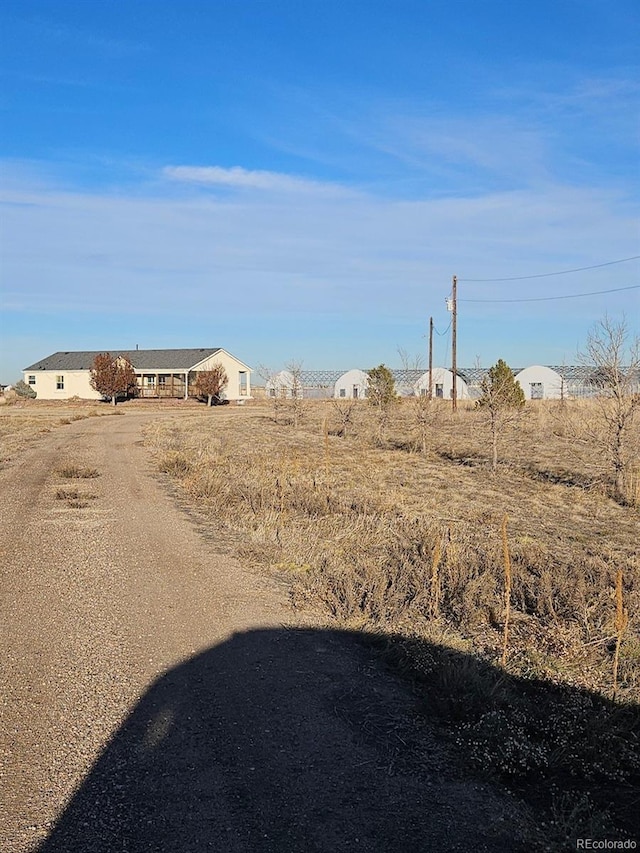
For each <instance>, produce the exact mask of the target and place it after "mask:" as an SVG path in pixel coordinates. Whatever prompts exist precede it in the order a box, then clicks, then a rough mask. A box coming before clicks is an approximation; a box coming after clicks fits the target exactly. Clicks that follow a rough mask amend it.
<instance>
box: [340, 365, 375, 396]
mask: <svg viewBox="0 0 640 853" xmlns="http://www.w3.org/2000/svg"><path fill="white" fill-rule="evenodd" d="M368 388H369V376H368V374H367V373H366V372H365V371H364V370H359V369H358V368H354V369H353V370H347V372H346V373H343V374H342V376H340V377H339V378H338V380H337V382H336V384H335V385H334V388H333V396H334V397H337V398H338V399H343V400H344V399H347V400H360V399H364V398H365V397H366V396H367V389H368Z"/></svg>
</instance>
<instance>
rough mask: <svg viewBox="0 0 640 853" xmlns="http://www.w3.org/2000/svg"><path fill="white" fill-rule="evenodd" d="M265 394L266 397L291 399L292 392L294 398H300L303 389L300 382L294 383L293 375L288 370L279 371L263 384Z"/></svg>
mask: <svg viewBox="0 0 640 853" xmlns="http://www.w3.org/2000/svg"><path fill="white" fill-rule="evenodd" d="M264 387H265V392H266V395H267V397H270V398H273V397H289V398H290V397H293V396H294V391H295V396H296V397H302V395H303V389H302V385H301V384H300V382H296V380H295V377H294V375H293V373H292V372H291V371H290V370H280V371H279V372H278V373H275V374H274V375H273V376H271V377H269V379H268V380H267V382H266V383H265V386H264Z"/></svg>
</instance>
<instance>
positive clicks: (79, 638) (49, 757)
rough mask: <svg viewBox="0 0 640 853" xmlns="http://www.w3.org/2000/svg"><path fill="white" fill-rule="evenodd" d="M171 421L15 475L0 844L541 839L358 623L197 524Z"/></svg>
mask: <svg viewBox="0 0 640 853" xmlns="http://www.w3.org/2000/svg"><path fill="white" fill-rule="evenodd" d="M160 416H161V417H166V416H168V417H176V415H174V414H171V415H158V414H157V413H153V414H150V413H145V412H142V413H135V412H128V413H127V414H126V415H125V416H123V417H106V418H91V419H87V420H82V421H77V422H74V423H72V424H70V425H67V426H62V427H60V428H58V429H56V430H55V431H53V432H51V433H50V434H48V435H46V436H43V437H42V438H41V439H39V440H38V442H37V443H36V444H35V445H33V446H31V447H30V448H29V449H28V450H26V451H25V452H24V454H22V455H21V456H20V457H19V458H17V459H16V460H14V461H13V462H12V463H11V464H10V465H9V466H8V467H6V468H5V469H4V470H2V471H0V529H1V530H2V542H1V552H0V554H1V563H0V571H1V575H0V590H1V595H2V599H1V600H2V614H1V616H2V619H1V626H0V630H1V641H2V671H1V674H0V689H1V691H2V692H1V698H0V774H1V776H0V850H1V851H2V853H18V851H19V853H25V851H35V850H39V851H41V853H53V851H56V853H57V852H58V851H64V853H67V851H68V853H76V851H78V852H79V853H83V851H104V853H112V851H113V853H115V851H127V853H143V851H145V852H146V851H170V852H171V853H173V851H175V853H199V851H205V850H214V851H225V852H226V851H231V853H233V851H322V853H325V851H326V853H329V851H331V853H334V851H352V850H353V851H355V850H358V851H365V853H366V851H376V853H377V851H380V853H382V851H456V850H457V851H502V852H503V851H512V850H513V851H521V850H522V851H524V850H527V849H532V848H531V847H528V846H527V845H526V844H524V843H523V842H521V841H520V840H519V838H520V835H521V830H523V828H524V827H525V826H526V824H527V822H528V820H529V818H528V816H527V814H526V812H525V810H524V809H523V807H522V806H521V805H519V804H518V803H514V802H513V800H511V798H510V797H509V796H508V795H507V794H506V793H504V792H503V791H502V790H501V789H499V788H495V789H494V788H492V787H491V786H489V785H486V784H483V783H479V782H477V781H473V780H466V779H464V778H460V776H459V775H456V773H455V772H454V771H452V767H453V764H454V760H453V759H452V756H451V754H450V753H449V752H448V751H447V748H446V747H444V746H443V745H442V744H440V743H439V741H438V739H437V737H436V735H435V734H434V733H433V732H431V731H429V730H428V728H427V727H426V726H425V723H424V722H422V723H417V722H416V721H415V715H413V714H412V713H411V711H412V701H413V700H412V698H411V696H410V694H409V693H408V692H407V691H406V689H405V688H404V687H403V686H402V685H401V684H398V683H396V681H395V680H394V678H393V677H392V676H391V675H389V674H387V673H385V672H383V671H381V670H380V668H379V667H378V666H377V664H376V662H375V660H374V659H373V658H372V657H371V656H370V653H369V652H368V651H367V650H366V648H364V646H363V645H362V644H361V643H358V642H357V640H356V639H355V638H354V636H353V635H349V634H346V633H343V632H337V631H335V632H334V631H328V630H319V629H315V628H313V627H310V626H306V627H305V626H304V625H300V624H296V623H295V617H294V616H293V614H292V613H291V611H290V610H289V608H288V606H287V602H286V595H285V592H284V591H283V590H282V589H281V588H280V587H279V586H278V585H277V584H276V583H275V581H273V580H272V579H270V578H266V577H261V576H260V575H258V574H256V573H255V572H253V571H252V570H250V569H248V568H246V567H243V566H242V565H241V564H240V563H238V562H237V561H236V560H234V559H233V558H232V557H231V556H230V555H229V554H228V553H225V551H224V549H223V548H222V547H219V546H217V545H216V542H215V539H213V538H212V537H211V536H207V537H203V536H202V535H201V532H200V531H199V530H198V527H197V525H196V524H194V522H193V521H192V520H191V519H190V517H189V515H188V514H187V513H185V512H184V511H183V510H181V509H180V507H179V506H178V505H177V504H176V501H175V499H174V498H173V497H172V496H171V493H170V490H169V489H168V488H167V487H166V486H165V485H164V484H163V483H162V481H161V480H160V479H159V478H158V477H157V476H156V475H155V474H154V472H153V469H152V465H151V460H150V459H149V456H148V453H147V451H146V450H145V448H144V447H143V446H142V432H141V430H142V427H143V426H144V425H145V424H146V423H148V422H149V420H150V419H151V418H153V417H160ZM65 465H79V466H85V467H86V468H93V469H96V470H97V472H98V473H99V476H97V477H94V478H86V479H65V478H64V477H63V476H61V474H60V471H61V469H62V468H63V467H64V466H65ZM74 492H77V493H78V494H77V496H76V495H74Z"/></svg>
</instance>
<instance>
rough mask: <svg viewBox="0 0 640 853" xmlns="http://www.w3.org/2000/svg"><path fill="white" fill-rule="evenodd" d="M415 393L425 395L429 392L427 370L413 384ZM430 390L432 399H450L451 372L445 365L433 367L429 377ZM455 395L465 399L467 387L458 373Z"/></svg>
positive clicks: (451, 387)
mask: <svg viewBox="0 0 640 853" xmlns="http://www.w3.org/2000/svg"><path fill="white" fill-rule="evenodd" d="M415 389H416V394H417V395H418V396H420V397H426V396H427V395H428V394H429V371H428V370H427V372H426V373H423V374H422V376H421V377H420V378H419V379H418V381H417V382H416V384H415ZM431 392H432V396H433V398H434V400H437V399H443V400H450V399H451V397H452V396H453V373H452V371H451V370H447V368H446V367H434V368H433V371H432V378H431ZM456 397H457V398H458V400H467V399H468V397H469V389H468V388H467V383H466V382H465V381H464V379H463V378H462V377H461V376H460V374H458V376H457V379H456Z"/></svg>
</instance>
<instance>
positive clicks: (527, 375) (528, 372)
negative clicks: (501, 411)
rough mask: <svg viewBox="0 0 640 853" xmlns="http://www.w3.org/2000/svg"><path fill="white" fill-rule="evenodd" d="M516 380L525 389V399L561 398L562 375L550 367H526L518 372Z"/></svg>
mask: <svg viewBox="0 0 640 853" xmlns="http://www.w3.org/2000/svg"><path fill="white" fill-rule="evenodd" d="M516 382H517V383H518V385H520V387H521V388H522V390H523V391H524V397H525V400H559V399H560V397H561V396H562V377H561V376H560V374H559V373H556V371H555V370H552V369H551V368H550V367H543V366H542V365H540V364H534V365H532V366H531V367H525V369H524V370H521V371H520V372H519V373H518V374H516Z"/></svg>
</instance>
